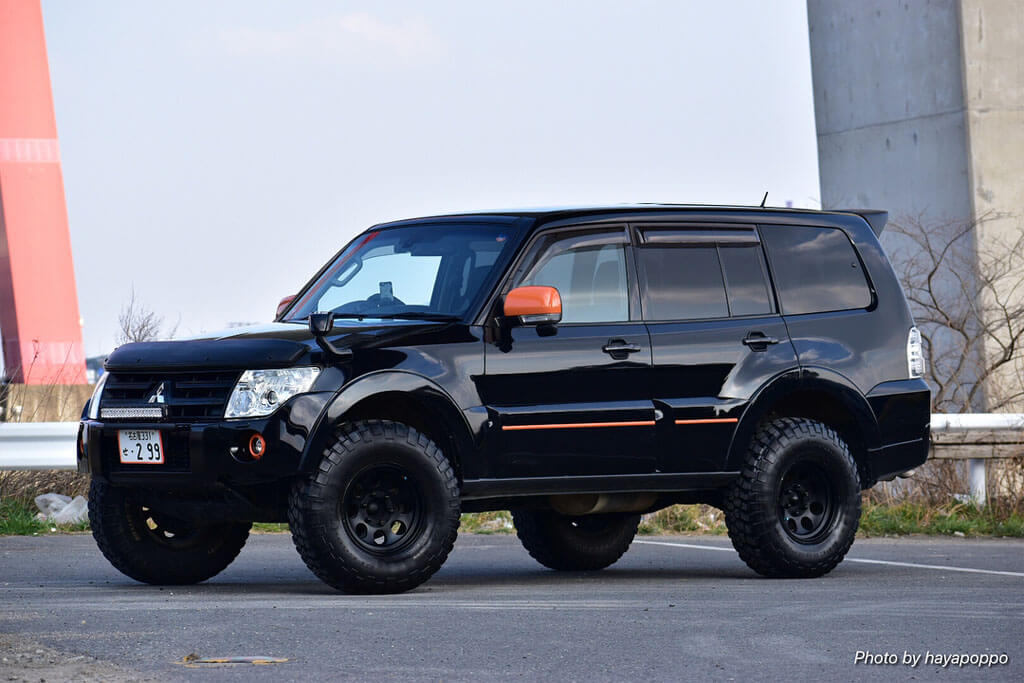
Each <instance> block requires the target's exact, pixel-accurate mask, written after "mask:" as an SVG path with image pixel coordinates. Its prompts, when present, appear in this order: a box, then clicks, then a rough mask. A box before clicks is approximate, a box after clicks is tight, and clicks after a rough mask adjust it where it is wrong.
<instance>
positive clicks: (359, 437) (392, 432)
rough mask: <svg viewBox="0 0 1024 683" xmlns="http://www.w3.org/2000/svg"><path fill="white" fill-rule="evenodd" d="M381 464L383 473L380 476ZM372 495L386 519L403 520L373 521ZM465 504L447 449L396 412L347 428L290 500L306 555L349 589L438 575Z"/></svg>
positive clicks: (384, 587) (395, 588) (384, 589)
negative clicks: (395, 419)
mask: <svg viewBox="0 0 1024 683" xmlns="http://www.w3.org/2000/svg"><path fill="white" fill-rule="evenodd" d="M378 472H379V473H381V474H380V477H382V478H383V479H382V480H381V479H375V478H374V477H375V476H376V474H375V473H378ZM363 481H365V482H366V484H365V485H364V484H363V483H361V482H363ZM364 489H365V490H364ZM378 494H379V495H378ZM389 496H393V497H394V501H393V500H392V498H391V497H389ZM413 499H415V500H416V501H418V502H416V504H415V505H413V504H412V503H409V501H410V500H413ZM367 500H369V501H370V503H369V505H374V506H376V507H374V513H373V514H374V515H378V516H379V519H377V521H383V520H384V519H385V517H386V516H389V515H391V516H394V515H402V520H404V521H401V522H399V521H395V522H390V521H388V522H384V523H382V524H377V523H376V522H373V521H369V520H368V517H367V516H368V515H370V513H369V512H367V510H368V508H367V505H368V504H367V503H366V501H367ZM360 501H362V502H360ZM392 505H394V508H395V510H394V511H389V509H388V508H390V507H391V506H392ZM406 508H409V509H410V510H411V509H412V508H415V511H408V510H406ZM460 511H461V501H460V498H459V481H458V478H457V476H456V474H455V471H454V470H453V469H452V466H451V463H450V462H449V461H448V459H447V458H446V457H445V454H444V453H442V452H441V449H440V448H438V446H437V444H435V443H434V442H433V441H431V440H430V439H429V438H428V437H427V436H426V435H425V434H422V433H420V432H419V431H417V430H416V429H414V428H413V427H410V426H408V425H405V424H402V423H400V422H393V421H390V420H364V421H358V422H351V423H347V424H345V425H343V426H342V427H340V428H339V429H338V430H337V431H336V432H335V434H334V437H333V439H332V441H331V443H330V444H329V445H328V446H327V448H326V449H325V450H324V452H323V455H322V456H321V458H320V463H319V464H318V465H317V468H316V469H315V470H314V471H313V472H312V473H311V474H310V475H308V476H307V477H304V478H303V479H301V480H299V481H298V482H296V484H295V486H294V487H293V488H292V491H291V494H290V496H289V499H288V523H289V525H290V527H291V531H292V539H293V540H294V542H295V547H296V548H297V549H298V551H299V555H301V556H302V559H303V561H304V562H305V563H306V566H307V567H309V569H310V570H311V571H312V572H313V573H314V574H316V576H317V577H319V578H320V579H321V580H322V581H324V582H325V583H327V584H329V585H330V586H333V587H334V588H337V589H338V590H341V591H344V592H346V593H400V592H402V591H407V590H409V589H411V588H415V587H416V586H418V585H420V584H421V583H423V582H424V581H426V580H427V579H429V578H430V577H431V576H432V575H433V574H434V572H436V571H437V570H438V569H440V568H441V565H442V564H444V561H445V559H446V558H447V557H448V554H449V553H450V552H451V550H452V546H453V545H454V544H455V537H456V535H457V534H458V528H459V518H460ZM402 524H404V525H405V529H404V530H402V529H401V528H400V526H401V525H402ZM396 525H397V526H396ZM396 529H397V531H396ZM398 532H400V533H398ZM376 540H380V542H381V546H380V547H379V548H378V547H375V545H374V544H375V542H376Z"/></svg>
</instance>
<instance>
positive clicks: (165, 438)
mask: <svg viewBox="0 0 1024 683" xmlns="http://www.w3.org/2000/svg"><path fill="white" fill-rule="evenodd" d="M107 381H108V382H109V381H110V380H107ZM160 437H161V438H160V440H161V441H162V442H163V445H164V464H162V465H145V464H141V465H140V464H134V463H131V464H126V463H123V462H121V458H120V457H119V455H118V452H117V448H118V446H117V430H114V429H105V430H103V436H102V443H101V445H100V448H101V452H102V454H103V456H102V457H103V459H104V460H106V462H107V468H108V471H110V472H188V471H189V467H190V466H191V464H192V459H191V456H190V454H189V448H188V439H189V429H188V427H185V428H184V429H182V428H174V429H161V430H160Z"/></svg>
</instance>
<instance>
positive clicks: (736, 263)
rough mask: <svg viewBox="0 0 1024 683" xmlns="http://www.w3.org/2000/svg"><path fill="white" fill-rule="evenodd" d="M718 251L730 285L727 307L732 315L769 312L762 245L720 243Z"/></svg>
mask: <svg viewBox="0 0 1024 683" xmlns="http://www.w3.org/2000/svg"><path fill="white" fill-rule="evenodd" d="M718 253H719V255H720V256H721V258H722V269H723V270H724V271H725V279H726V284H727V286H728V288H729V308H730V309H731V312H732V314H733V315H734V316H740V315H760V314H763V313H771V312H772V299H771V292H770V291H769V290H768V281H767V279H766V278H765V271H764V267H763V266H762V263H763V259H762V257H761V247H760V246H758V245H752V246H743V247H731V246H728V245H725V244H723V245H720V246H719V247H718Z"/></svg>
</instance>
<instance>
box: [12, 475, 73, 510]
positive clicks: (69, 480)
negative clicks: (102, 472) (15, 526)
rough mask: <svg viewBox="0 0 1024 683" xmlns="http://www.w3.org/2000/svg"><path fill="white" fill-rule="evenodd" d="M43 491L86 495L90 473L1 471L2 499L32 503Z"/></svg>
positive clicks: (68, 494)
mask: <svg viewBox="0 0 1024 683" xmlns="http://www.w3.org/2000/svg"><path fill="white" fill-rule="evenodd" d="M43 493H62V494H64V495H65V496H71V497H72V498H74V497H75V496H85V495H87V494H88V493H89V475H87V474H78V473H77V472H68V471H66V470H38V471H37V470H19V471H10V470H5V471H0V500H17V501H22V502H29V503H30V502H32V500H33V499H34V498H35V497H36V496H38V495H40V494H43Z"/></svg>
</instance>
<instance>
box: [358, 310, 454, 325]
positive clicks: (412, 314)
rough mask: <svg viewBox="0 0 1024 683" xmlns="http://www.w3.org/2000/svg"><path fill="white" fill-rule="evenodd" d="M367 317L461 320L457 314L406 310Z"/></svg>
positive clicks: (440, 320) (443, 320)
mask: <svg viewBox="0 0 1024 683" xmlns="http://www.w3.org/2000/svg"><path fill="white" fill-rule="evenodd" d="M366 317H368V318H382V319H387V320H394V319H399V320H436V321H438V322H446V323H451V322H455V321H457V320H461V318H459V316H457V315H446V314H444V313H428V312H426V311H408V312H406V313H378V314H377V315H369V316H366Z"/></svg>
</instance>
